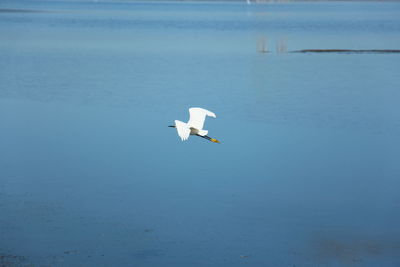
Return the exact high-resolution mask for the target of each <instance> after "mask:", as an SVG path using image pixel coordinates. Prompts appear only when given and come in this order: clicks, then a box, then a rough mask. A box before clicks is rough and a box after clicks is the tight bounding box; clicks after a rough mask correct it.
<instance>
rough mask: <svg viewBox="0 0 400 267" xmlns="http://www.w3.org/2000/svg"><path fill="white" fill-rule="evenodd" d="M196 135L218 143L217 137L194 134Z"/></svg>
mask: <svg viewBox="0 0 400 267" xmlns="http://www.w3.org/2000/svg"><path fill="white" fill-rule="evenodd" d="M196 135H197V136H200V137H201V138H204V139H207V140H208V141H211V142H214V143H218V144H219V143H220V141H218V140H217V139H214V138H211V137H209V136H207V135H204V136H202V135H199V134H196Z"/></svg>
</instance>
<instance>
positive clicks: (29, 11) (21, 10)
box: [0, 8, 46, 13]
mask: <svg viewBox="0 0 400 267" xmlns="http://www.w3.org/2000/svg"><path fill="white" fill-rule="evenodd" d="M43 12H46V11H42V10H33V9H13V8H0V13H43Z"/></svg>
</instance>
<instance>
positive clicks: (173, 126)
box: [168, 125, 176, 128]
mask: <svg viewBox="0 0 400 267" xmlns="http://www.w3.org/2000/svg"><path fill="white" fill-rule="evenodd" d="M168 127H172V128H175V127H176V126H175V125H169V126H168Z"/></svg>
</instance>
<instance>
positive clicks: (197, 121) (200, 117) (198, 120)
mask: <svg viewBox="0 0 400 267" xmlns="http://www.w3.org/2000/svg"><path fill="white" fill-rule="evenodd" d="M189 114H190V118H189V121H188V123H187V124H188V125H189V127H193V128H196V129H197V130H199V131H201V130H203V126H204V121H205V119H206V116H210V117H214V118H216V116H215V114H214V113H213V112H211V111H209V110H206V109H204V108H190V109H189Z"/></svg>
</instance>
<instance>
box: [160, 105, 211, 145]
mask: <svg viewBox="0 0 400 267" xmlns="http://www.w3.org/2000/svg"><path fill="white" fill-rule="evenodd" d="M189 114H190V118H189V121H188V122H187V123H185V122H182V121H178V120H175V125H172V126H168V127H173V128H176V130H177V131H178V135H179V137H180V138H181V139H182V141H185V140H187V139H188V138H189V136H190V135H197V136H200V137H202V138H204V139H207V140H209V141H211V142H214V143H219V141H218V140H217V139H214V138H211V137H209V136H207V134H208V131H207V130H203V125H204V121H205V119H206V116H210V117H214V118H216V116H215V114H214V113H213V112H211V111H208V110H206V109H204V108H189Z"/></svg>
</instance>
